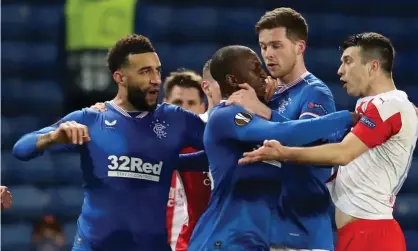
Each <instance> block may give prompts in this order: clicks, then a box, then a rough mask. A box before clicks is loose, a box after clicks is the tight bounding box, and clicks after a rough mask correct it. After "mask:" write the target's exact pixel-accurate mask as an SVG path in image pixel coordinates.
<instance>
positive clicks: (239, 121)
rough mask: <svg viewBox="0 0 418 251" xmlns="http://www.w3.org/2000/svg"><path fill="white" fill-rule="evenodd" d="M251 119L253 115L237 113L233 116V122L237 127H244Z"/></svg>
mask: <svg viewBox="0 0 418 251" xmlns="http://www.w3.org/2000/svg"><path fill="white" fill-rule="evenodd" d="M252 119H253V115H251V114H249V113H246V112H239V113H237V114H236V115H235V118H234V121H235V124H236V125H237V126H245V125H246V124H248V123H250V121H251V120H252Z"/></svg>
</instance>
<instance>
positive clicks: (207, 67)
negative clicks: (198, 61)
mask: <svg viewBox="0 0 418 251" xmlns="http://www.w3.org/2000/svg"><path fill="white" fill-rule="evenodd" d="M211 62H212V59H209V60H208V61H206V63H205V65H204V66H203V71H202V74H205V72H206V71H209V72H210V63H211Z"/></svg>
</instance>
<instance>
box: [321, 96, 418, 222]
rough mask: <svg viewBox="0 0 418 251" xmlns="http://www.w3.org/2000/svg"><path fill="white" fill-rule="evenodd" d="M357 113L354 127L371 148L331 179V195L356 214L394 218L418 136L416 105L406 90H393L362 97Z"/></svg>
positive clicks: (337, 205)
mask: <svg viewBox="0 0 418 251" xmlns="http://www.w3.org/2000/svg"><path fill="white" fill-rule="evenodd" d="M356 112H357V113H359V114H362V115H363V116H362V118H361V119H360V121H359V123H357V125H356V126H355V127H354V128H353V129H352V131H351V132H352V133H353V134H354V135H356V136H357V137H358V138H359V139H360V140H361V141H362V142H363V143H364V144H365V145H367V146H368V148H369V150H368V151H367V152H365V153H363V154H362V155H361V156H359V157H358V158H356V159H355V160H353V161H352V162H350V163H349V164H348V165H347V166H340V167H339V168H338V173H337V175H336V177H335V179H334V180H332V181H331V182H329V183H328V187H329V189H330V194H331V197H332V200H333V202H334V204H335V206H336V207H337V208H339V209H340V210H341V211H342V212H344V213H345V214H348V215H351V216H354V217H357V218H361V219H392V218H393V215H392V212H393V205H394V203H395V199H396V195H397V193H398V192H399V190H400V189H401V187H402V184H403V183H404V181H405V179H406V177H407V174H408V171H409V168H410V166H411V159H412V154H413V151H414V148H415V144H416V141H417V137H418V118H417V115H416V112H415V108H414V106H413V105H412V103H411V102H410V101H409V100H408V97H407V95H406V93H404V92H402V91H398V90H394V91H390V92H386V93H382V94H379V95H376V96H372V97H366V98H362V99H360V100H359V101H358V102H357V105H356Z"/></svg>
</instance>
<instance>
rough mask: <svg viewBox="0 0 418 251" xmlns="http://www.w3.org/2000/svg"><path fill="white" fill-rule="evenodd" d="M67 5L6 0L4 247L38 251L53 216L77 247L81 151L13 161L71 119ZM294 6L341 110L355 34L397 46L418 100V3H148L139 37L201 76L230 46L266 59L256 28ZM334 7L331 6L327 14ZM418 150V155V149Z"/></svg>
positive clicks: (405, 203) (402, 77)
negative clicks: (67, 111)
mask: <svg viewBox="0 0 418 251" xmlns="http://www.w3.org/2000/svg"><path fill="white" fill-rule="evenodd" d="M63 3H64V1H63V0H59V1H58V0H36V1H35V0H4V1H2V11H1V12H2V45H1V49H2V73H3V74H2V92H1V98H2V116H1V127H2V132H1V136H2V148H3V149H2V156H1V161H2V168H1V176H2V182H3V184H5V185H7V186H9V187H10V190H11V192H12V193H13V198H14V205H13V208H12V209H10V210H5V211H3V212H2V231H1V232H2V234H1V238H2V239H1V249H2V250H5V251H27V250H30V241H31V232H32V223H31V222H32V221H34V220H36V219H39V218H40V217H42V216H43V215H45V214H53V215H55V216H56V217H58V218H59V219H61V220H62V222H63V224H64V228H63V229H64V235H65V245H66V246H65V249H64V250H70V248H71V245H72V242H73V239H74V234H75V232H76V229H77V225H76V218H77V215H78V214H79V213H80V209H81V203H82V201H83V192H82V188H81V187H82V182H83V181H82V174H81V169H80V167H79V163H80V159H79V156H78V155H77V154H76V153H68V152H58V153H51V154H45V155H44V156H42V157H40V158H38V159H36V160H32V161H30V162H22V161H19V160H16V159H15V158H13V157H12V156H11V150H12V147H13V144H14V143H15V142H16V140H17V139H18V138H19V137H20V136H22V135H24V134H25V133H27V132H30V131H33V130H36V129H37V128H40V127H43V126H46V125H48V124H50V123H52V122H55V121H56V120H57V119H58V118H59V117H60V116H62V115H63V114H62V109H63V104H64V103H65V100H64V96H65V95H64V93H63V89H65V88H63V86H62V84H64V82H65V81H64V80H65V79H64V77H63V76H62V74H61V73H62V72H63V69H62V68H61V67H62V66H63V65H65V62H66V61H67V59H66V58H64V57H63V56H64V55H63V54H62V53H60V48H63V47H64V44H62V43H63V42H62V41H64V39H63V34H65V31H63V28H64V25H63V20H64V5H63ZM280 6H289V7H293V8H296V9H297V10H299V11H301V12H302V14H303V15H304V16H305V17H306V19H307V22H308V23H309V30H310V34H309V39H308V48H307V51H306V54H305V56H306V64H307V66H308V69H309V70H310V71H311V72H313V73H314V74H316V75H317V76H318V77H320V78H321V79H323V80H324V81H325V82H326V83H327V84H328V85H329V87H330V89H331V91H332V93H333V95H334V99H335V102H336V106H337V109H353V107H354V106H355V104H356V98H353V97H349V96H348V95H347V93H346V92H345V90H344V89H343V88H342V85H341V84H340V83H339V81H338V79H339V77H338V75H337V70H338V67H339V64H340V60H339V59H340V52H339V50H338V49H339V48H338V47H339V46H340V44H341V42H342V41H343V39H344V38H346V37H347V35H349V34H352V33H355V32H362V31H376V32H382V33H383V34H385V35H387V36H389V37H390V38H391V39H392V41H393V43H394V45H395V46H396V50H397V55H396V60H395V68H394V76H395V81H396V84H397V86H398V88H399V89H402V90H404V91H406V92H407V94H408V95H409V98H410V99H411V101H412V102H414V103H415V104H418V86H417V83H418V71H417V67H418V50H417V48H416V45H417V42H416V41H418V17H417V15H416V13H418V11H417V10H418V2H417V1H408V0H400V1H392V0H380V1H379V2H378V3H377V1H363V0H341V1H334V0H324V1H323V3H322V4H317V3H316V2H307V1H294V0H283V1H280V4H279V5H278V4H277V1H271V0H270V1H269V0H260V1H250V0H230V1H223V0H200V1H187V0H185V1H182V3H181V4H180V3H178V2H174V1H173V0H161V1H158V2H157V1H151V0H142V1H141V2H140V4H139V5H138V6H137V8H136V10H135V11H136V20H135V26H136V28H135V29H136V31H137V32H138V33H142V34H144V35H146V36H148V37H150V38H151V40H152V42H153V44H154V47H155V48H156V50H157V52H158V54H159V56H160V59H161V62H162V64H163V76H166V75H167V74H168V73H169V72H170V71H173V70H176V69H177V68H180V67H186V68H190V69H193V70H195V71H198V72H200V71H201V68H202V67H203V64H204V63H205V62H206V60H207V59H208V58H210V56H211V55H212V54H213V53H214V52H215V51H216V50H217V49H218V48H219V47H221V46H224V45H230V44H242V45H246V46H249V47H251V48H253V49H254V51H255V52H256V53H257V54H260V50H259V47H258V39H257V36H256V34H255V31H254V25H255V23H256V22H257V21H258V20H259V18H260V16H261V15H262V14H263V13H264V12H265V11H266V10H268V9H273V8H276V7H280ZM324 6H326V9H325V10H324ZM417 152H418V151H417ZM417 184H418V156H416V157H415V158H414V160H413V162H412V166H411V168H410V173H409V176H408V178H407V180H406V182H405V184H404V186H403V188H402V190H401V191H400V193H399V195H398V198H397V203H396V205H395V216H396V218H397V219H398V220H399V222H400V224H401V225H402V227H403V228H404V229H405V236H406V240H407V245H408V250H418V185H417Z"/></svg>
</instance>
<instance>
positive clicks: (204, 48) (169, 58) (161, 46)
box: [155, 43, 219, 73]
mask: <svg viewBox="0 0 418 251" xmlns="http://www.w3.org/2000/svg"><path fill="white" fill-rule="evenodd" d="M155 48H156V50H157V51H158V53H159V56H160V59H161V62H164V71H165V72H167V73H168V72H170V71H174V70H176V69H178V68H180V67H185V68H189V69H192V70H195V71H197V72H199V73H200V72H201V71H202V68H203V65H204V64H205V63H206V61H207V60H209V59H210V58H211V57H212V55H213V54H214V53H215V52H216V50H217V49H219V47H218V46H217V45H216V44H211V43H193V44H184V45H181V46H176V47H174V46H172V45H170V44H168V43H158V44H155Z"/></svg>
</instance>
